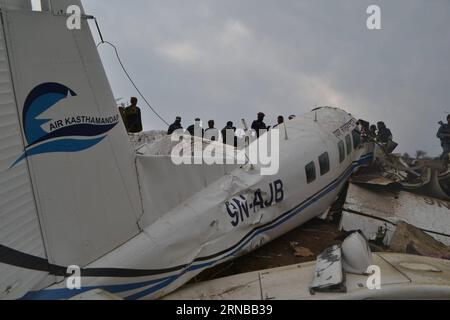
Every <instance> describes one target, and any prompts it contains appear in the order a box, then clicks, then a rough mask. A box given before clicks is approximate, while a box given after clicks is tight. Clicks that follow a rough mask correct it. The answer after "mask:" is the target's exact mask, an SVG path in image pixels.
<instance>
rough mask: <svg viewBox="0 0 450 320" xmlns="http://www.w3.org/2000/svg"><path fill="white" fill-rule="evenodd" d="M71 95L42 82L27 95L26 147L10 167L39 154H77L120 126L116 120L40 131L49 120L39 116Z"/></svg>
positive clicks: (54, 85) (64, 88) (60, 88)
mask: <svg viewBox="0 0 450 320" xmlns="http://www.w3.org/2000/svg"><path fill="white" fill-rule="evenodd" d="M74 96H77V94H76V93H75V91H73V90H72V89H70V88H68V87H67V86H65V85H62V84H59V83H55V82H47V83H42V84H40V85H38V86H36V87H35V88H34V89H33V90H32V91H31V92H30V93H29V94H28V96H27V98H26V100H25V103H24V107H23V112H22V122H23V126H24V133H25V139H26V141H27V143H28V146H27V147H26V148H25V151H24V153H23V154H22V155H21V156H20V157H19V158H18V159H17V160H16V161H15V162H14V163H13V164H12V165H11V168H12V167H14V166H16V165H17V164H18V163H20V162H21V161H22V160H24V159H25V158H27V157H30V156H34V155H38V154H44V153H56V152H79V151H83V150H86V149H89V148H91V147H93V146H95V145H96V144H98V143H100V142H101V141H102V140H103V139H104V138H105V137H106V133H107V132H109V131H110V130H112V129H113V128H114V127H115V126H116V125H117V124H118V123H119V121H118V118H117V121H114V122H112V123H106V124H103V123H102V124H92V123H78V124H73V125H68V126H64V127H62V128H58V129H56V130H54V131H52V132H46V131H45V130H43V129H42V126H43V125H44V124H46V123H48V122H49V121H52V119H38V117H39V116H40V115H41V114H42V113H44V112H45V111H47V110H48V109H50V108H51V107H53V106H54V105H55V104H57V103H58V102H59V101H61V100H63V99H67V98H69V97H74ZM84 118H85V117H84ZM99 136H100V137H99ZM68 137H71V138H68ZM94 137H95V138H94ZM77 138H78V139H77ZM79 138H83V139H79ZM86 138H91V139H86Z"/></svg>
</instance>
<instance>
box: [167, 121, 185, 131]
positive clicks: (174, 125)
mask: <svg viewBox="0 0 450 320" xmlns="http://www.w3.org/2000/svg"><path fill="white" fill-rule="evenodd" d="M179 129H183V127H182V126H181V117H177V118H176V119H175V122H174V123H172V124H171V125H170V127H169V130H168V131H167V134H168V135H171V134H172V133H174V132H175V131H176V130H179Z"/></svg>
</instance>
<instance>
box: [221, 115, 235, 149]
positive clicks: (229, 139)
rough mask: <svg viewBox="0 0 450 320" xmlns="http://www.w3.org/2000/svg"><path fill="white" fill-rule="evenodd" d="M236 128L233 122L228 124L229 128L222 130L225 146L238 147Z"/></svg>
mask: <svg viewBox="0 0 450 320" xmlns="http://www.w3.org/2000/svg"><path fill="white" fill-rule="evenodd" d="M235 132H236V127H234V126H233V122H232V121H228V122H227V126H226V127H225V128H223V129H222V131H221V133H222V139H223V144H229V145H230V146H234V147H235V148H236V147H237V137H236V134H235Z"/></svg>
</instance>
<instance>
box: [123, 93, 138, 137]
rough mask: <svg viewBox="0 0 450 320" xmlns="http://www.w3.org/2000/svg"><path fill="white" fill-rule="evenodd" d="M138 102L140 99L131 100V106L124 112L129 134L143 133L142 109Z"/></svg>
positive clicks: (133, 98)
mask: <svg viewBox="0 0 450 320" xmlns="http://www.w3.org/2000/svg"><path fill="white" fill-rule="evenodd" d="M137 102H138V99H137V98H135V97H132V98H131V100H130V103H131V105H130V106H128V107H126V108H125V109H124V110H123V119H124V122H125V127H126V128H127V131H128V132H129V133H139V132H142V119H141V109H139V108H138V106H137Z"/></svg>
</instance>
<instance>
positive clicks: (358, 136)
mask: <svg viewBox="0 0 450 320" xmlns="http://www.w3.org/2000/svg"><path fill="white" fill-rule="evenodd" d="M352 136H353V148H354V149H358V147H359V146H360V145H361V134H360V133H359V132H358V131H356V130H353V131H352Z"/></svg>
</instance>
